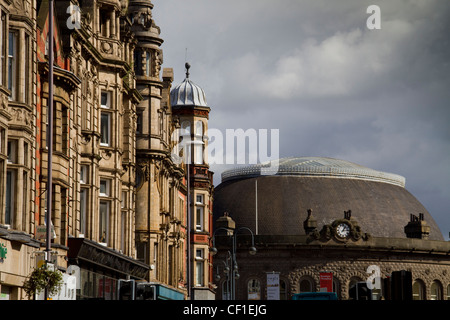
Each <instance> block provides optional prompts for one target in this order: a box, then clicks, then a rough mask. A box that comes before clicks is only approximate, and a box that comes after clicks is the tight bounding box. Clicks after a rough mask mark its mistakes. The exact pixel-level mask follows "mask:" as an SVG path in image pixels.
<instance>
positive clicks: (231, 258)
mask: <svg viewBox="0 0 450 320" xmlns="http://www.w3.org/2000/svg"><path fill="white" fill-rule="evenodd" d="M242 230H246V231H248V232H250V234H251V236H252V245H251V247H250V248H249V254H250V255H255V254H256V251H257V250H256V247H255V239H254V235H253V232H252V230H250V229H249V228H247V227H240V228H238V229H234V228H226V227H220V228H218V229H216V230H215V231H214V233H213V236H212V247H211V248H210V252H211V254H212V255H215V254H217V252H218V250H217V248H216V245H215V242H216V233H217V232H219V231H225V232H226V234H227V236H229V237H231V238H232V251H231V252H230V251H228V253H229V257H228V258H227V264H226V267H228V266H231V267H232V272H231V277H229V278H228V279H229V280H230V284H231V300H235V299H236V280H238V279H239V278H240V275H239V273H238V269H239V267H238V264H237V261H236V248H237V245H236V244H237V235H238V234H239V232H240V231H242ZM228 261H229V262H230V264H229V265H228ZM224 263H225V262H224ZM219 279H220V278H219ZM227 281H228V280H227Z"/></svg>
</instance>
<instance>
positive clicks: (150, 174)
mask: <svg viewBox="0 0 450 320" xmlns="http://www.w3.org/2000/svg"><path fill="white" fill-rule="evenodd" d="M54 4H55V11H54V12H55V14H54V29H53V34H54V46H53V48H50V47H49V41H48V35H49V15H48V12H49V1H48V0H37V1H35V0H0V14H1V24H0V52H1V60H0V75H1V76H0V249H1V255H0V287H1V292H2V296H3V297H7V298H10V299H25V298H26V297H25V296H24V292H23V290H21V286H22V284H23V282H24V280H25V279H26V277H27V276H28V275H29V274H30V273H31V271H32V270H33V268H35V267H36V266H38V265H39V264H40V261H42V259H43V258H42V255H43V254H42V253H43V252H42V251H43V249H44V247H45V236H44V235H43V234H42V230H43V228H44V227H45V221H46V198H47V183H48V173H47V169H48V158H49V154H48V145H47V142H48V141H49V139H48V133H49V130H48V124H49V119H48V114H49V107H48V101H49V85H48V73H49V55H48V53H49V52H50V51H49V50H52V51H53V53H54V63H53V65H54V68H53V70H54V78H53V81H54V86H53V93H54V94H53V101H54V103H53V118H52V123H53V130H52V131H53V146H52V147H53V153H52V167H53V169H52V176H53V179H52V181H53V182H52V184H53V189H52V190H51V192H52V199H53V201H52V230H53V232H52V233H53V237H52V238H53V240H52V250H53V255H52V260H53V262H54V263H55V265H56V266H57V268H59V269H60V270H62V271H66V272H67V273H68V274H69V273H70V274H74V275H76V277H77V287H76V296H77V298H78V299H90V298H103V299H118V296H117V292H118V290H117V289H118V286H119V280H122V279H123V280H130V279H131V280H135V281H140V282H143V281H145V282H148V281H151V282H156V283H160V284H164V285H165V286H166V288H168V289H169V290H173V291H175V292H177V293H178V294H181V296H185V297H187V296H189V298H193V297H191V294H190V292H189V290H188V285H189V280H190V279H191V278H192V277H194V274H192V276H189V274H188V271H189V270H190V266H191V265H192V264H193V263H194V261H198V259H197V260H196V259H195V257H192V259H191V260H188V259H189V257H190V256H189V253H190V252H191V251H192V250H194V251H196V250H197V248H198V247H197V242H198V241H200V240H199V238H197V237H194V236H193V237H192V240H193V241H192V243H194V242H195V243H196V244H195V245H194V246H193V247H192V248H191V247H190V246H189V243H191V241H190V239H189V237H188V234H189V230H188V228H189V226H190V224H189V222H190V219H188V216H187V212H188V201H187V197H188V194H191V195H194V196H195V197H198V195H199V194H200V192H201V193H202V194H203V195H204V198H203V199H202V201H203V202H202V203H201V204H200V203H199V204H198V203H195V204H192V212H196V210H197V209H196V208H198V207H201V208H204V211H203V212H204V216H202V219H203V220H202V223H203V229H202V230H196V232H197V231H198V232H200V233H201V234H202V235H203V236H204V237H205V238H204V239H202V240H201V241H200V242H201V248H202V250H204V257H203V260H202V261H203V263H204V269H203V270H204V271H203V273H202V276H203V280H202V282H201V283H197V282H196V283H195V286H198V287H200V288H206V289H207V290H210V282H211V281H210V272H209V270H210V268H211V264H210V262H209V261H210V260H208V257H207V242H208V239H209V238H208V235H209V232H210V224H209V223H210V221H211V216H212V211H211V210H212V206H211V201H212V200H211V199H212V198H211V197H210V193H211V192H212V173H210V172H209V171H208V166H207V165H206V164H202V165H201V166H200V167H201V170H200V169H198V168H197V167H192V168H191V169H192V170H194V173H193V178H192V184H191V186H192V188H191V189H190V190H189V192H188V183H187V182H188V180H187V179H186V173H187V171H186V161H184V162H181V163H179V162H176V161H174V160H173V157H172V156H171V153H172V151H173V150H174V147H175V146H176V144H178V142H179V141H178V137H176V138H174V133H177V131H176V130H177V128H178V127H179V123H180V118H182V115H180V114H178V113H174V112H173V108H172V104H171V101H170V99H171V98H170V91H171V86H172V81H173V71H172V69H164V70H162V72H161V66H162V62H163V55H162V50H161V49H160V46H161V44H162V42H163V40H162V39H161V38H160V37H159V34H160V30H159V27H158V26H157V25H156V24H155V21H154V20H153V17H152V9H153V4H152V3H151V2H150V1H143V0H71V1H69V0H58V1H54ZM198 108H199V109H202V112H203V113H202V114H203V115H202V116H201V119H202V121H203V122H202V123H203V130H206V128H207V117H208V112H209V108H207V107H204V106H203V105H202V106H198ZM205 111H207V112H206V113H205ZM191 120H194V119H191ZM183 121H184V120H183ZM205 136H206V135H205ZM200 167H199V168H200ZM197 169H198V171H197ZM200 171H201V172H200ZM199 181H201V183H200V184H199ZM192 203H193V202H192ZM193 215H194V214H193ZM192 228H193V231H194V227H192ZM44 229H45V228H44ZM188 249H190V250H188ZM192 285H194V284H192Z"/></svg>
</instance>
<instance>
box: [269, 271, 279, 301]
mask: <svg viewBox="0 0 450 320" xmlns="http://www.w3.org/2000/svg"><path fill="white" fill-rule="evenodd" d="M267 300H280V274H279V273H278V272H272V273H267Z"/></svg>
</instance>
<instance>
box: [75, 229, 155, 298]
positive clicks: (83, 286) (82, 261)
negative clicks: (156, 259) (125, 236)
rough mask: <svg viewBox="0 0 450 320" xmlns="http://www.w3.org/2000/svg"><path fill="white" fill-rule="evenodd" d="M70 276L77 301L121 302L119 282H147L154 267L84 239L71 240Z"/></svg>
mask: <svg viewBox="0 0 450 320" xmlns="http://www.w3.org/2000/svg"><path fill="white" fill-rule="evenodd" d="M68 259H69V266H68V270H69V272H70V273H72V274H74V275H76V277H77V284H76V299H77V300H93V299H96V300H119V297H118V288H119V280H123V279H127V280H136V281H137V280H145V278H146V276H147V274H148V271H149V269H150V266H148V265H146V264H145V263H142V262H140V261H138V260H135V259H132V258H130V257H128V256H126V255H124V254H122V253H120V252H118V251H115V250H113V249H111V248H108V247H105V246H103V245H101V244H99V243H97V242H95V241H92V240H88V239H84V238H71V239H69V253H68Z"/></svg>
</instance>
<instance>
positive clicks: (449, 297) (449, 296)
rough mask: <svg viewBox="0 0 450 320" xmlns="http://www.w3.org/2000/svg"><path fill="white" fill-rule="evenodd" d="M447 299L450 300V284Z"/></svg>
mask: <svg viewBox="0 0 450 320" xmlns="http://www.w3.org/2000/svg"><path fill="white" fill-rule="evenodd" d="M447 300H450V284H448V285H447Z"/></svg>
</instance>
